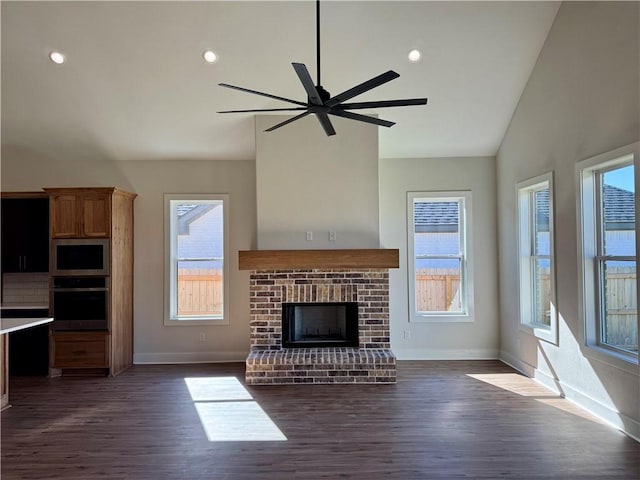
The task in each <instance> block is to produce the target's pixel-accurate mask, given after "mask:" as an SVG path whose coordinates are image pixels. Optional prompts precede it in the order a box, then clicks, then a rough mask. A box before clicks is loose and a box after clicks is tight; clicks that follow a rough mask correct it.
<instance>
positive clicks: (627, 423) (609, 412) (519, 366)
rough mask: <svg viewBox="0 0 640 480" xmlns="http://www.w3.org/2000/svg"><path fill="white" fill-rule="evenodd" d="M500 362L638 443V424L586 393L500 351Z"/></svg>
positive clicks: (639, 428)
mask: <svg viewBox="0 0 640 480" xmlns="http://www.w3.org/2000/svg"><path fill="white" fill-rule="evenodd" d="M500 360H501V361H502V362H504V363H506V364H507V365H509V366H511V367H513V368H515V369H516V370H518V371H519V372H521V373H523V374H524V375H526V376H528V377H529V378H532V379H534V380H535V381H536V382H538V383H540V384H541V385H544V386H545V387H547V388H548V389H550V390H552V391H554V392H556V393H557V394H559V395H561V396H562V397H564V398H566V399H567V400H569V401H570V402H573V403H575V404H576V405H578V406H580V407H582V408H584V409H585V410H587V411H588V412H590V413H591V414H593V415H595V416H596V417H598V418H600V419H601V420H603V421H605V422H606V423H608V424H609V425H611V426H612V427H614V428H616V429H617V430H620V431H622V432H624V433H625V434H626V435H628V436H630V437H631V438H633V439H634V440H636V441H637V442H640V422H639V421H637V420H635V419H633V418H631V417H628V416H627V415H624V414H623V413H620V412H617V411H616V410H614V409H612V408H611V407H609V406H607V405H604V404H603V403H601V402H600V401H598V400H596V399H594V398H593V397H591V396H589V395H587V394H586V393H584V392H582V391H580V390H578V389H576V388H574V387H572V386H571V385H568V384H566V383H565V382H563V381H562V380H559V379H557V378H555V377H553V376H552V375H549V374H548V373H546V372H543V371H541V370H538V369H536V368H535V367H533V366H532V365H529V364H527V363H525V362H523V361H522V360H520V359H518V358H516V357H514V356H513V355H511V354H509V353H508V352H505V351H504V350H502V351H500Z"/></svg>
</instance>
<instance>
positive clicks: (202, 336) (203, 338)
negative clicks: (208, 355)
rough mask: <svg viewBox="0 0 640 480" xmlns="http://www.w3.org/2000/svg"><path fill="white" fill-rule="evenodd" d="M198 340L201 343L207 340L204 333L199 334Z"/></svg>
mask: <svg viewBox="0 0 640 480" xmlns="http://www.w3.org/2000/svg"><path fill="white" fill-rule="evenodd" d="M199 338H200V341H201V342H204V341H205V340H206V339H207V336H206V335H205V333H204V332H200V335H199Z"/></svg>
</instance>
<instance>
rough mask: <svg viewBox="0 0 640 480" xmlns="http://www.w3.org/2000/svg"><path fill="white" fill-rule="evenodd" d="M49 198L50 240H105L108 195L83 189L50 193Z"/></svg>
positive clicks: (109, 221)
mask: <svg viewBox="0 0 640 480" xmlns="http://www.w3.org/2000/svg"><path fill="white" fill-rule="evenodd" d="M49 190H52V189H49ZM50 195H51V197H50V198H51V237H52V238H108V237H109V236H110V233H111V194H110V193H108V192H98V191H91V189H86V190H84V189H83V191H79V192H69V191H65V192H59V193H56V192H50Z"/></svg>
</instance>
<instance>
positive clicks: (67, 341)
mask: <svg viewBox="0 0 640 480" xmlns="http://www.w3.org/2000/svg"><path fill="white" fill-rule="evenodd" d="M110 337H111V335H109V334H108V333H107V332H56V333H54V334H53V335H51V337H50V345H49V364H50V365H51V368H59V369H88V368H90V369H94V368H99V369H107V368H109V348H110V343H111V342H110Z"/></svg>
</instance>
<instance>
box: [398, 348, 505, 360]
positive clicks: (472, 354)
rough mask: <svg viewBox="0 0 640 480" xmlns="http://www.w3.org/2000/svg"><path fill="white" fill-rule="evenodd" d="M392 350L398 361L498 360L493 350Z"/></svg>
mask: <svg viewBox="0 0 640 480" xmlns="http://www.w3.org/2000/svg"><path fill="white" fill-rule="evenodd" d="M392 350H393V353H394V354H395V355H396V358H397V359H398V360H497V359H498V358H499V356H498V350H497V349H493V348H481V349H464V350H461V349H451V350H434V349H429V348H424V349H417V348H405V349H403V348H394V347H392Z"/></svg>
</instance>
